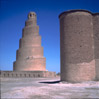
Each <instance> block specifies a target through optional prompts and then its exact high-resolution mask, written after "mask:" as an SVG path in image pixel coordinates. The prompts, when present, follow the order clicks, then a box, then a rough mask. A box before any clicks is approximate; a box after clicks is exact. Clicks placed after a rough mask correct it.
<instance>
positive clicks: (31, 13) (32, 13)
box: [28, 12, 36, 19]
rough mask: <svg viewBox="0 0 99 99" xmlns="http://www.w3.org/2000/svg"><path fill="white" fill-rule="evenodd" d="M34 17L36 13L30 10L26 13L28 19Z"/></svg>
mask: <svg viewBox="0 0 99 99" xmlns="http://www.w3.org/2000/svg"><path fill="white" fill-rule="evenodd" d="M32 18H36V13H35V12H30V13H29V14H28V19H32Z"/></svg>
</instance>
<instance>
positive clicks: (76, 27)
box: [59, 10, 95, 82]
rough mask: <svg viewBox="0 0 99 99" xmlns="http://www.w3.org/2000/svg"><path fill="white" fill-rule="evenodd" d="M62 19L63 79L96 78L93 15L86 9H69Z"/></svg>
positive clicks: (61, 16)
mask: <svg viewBox="0 0 99 99" xmlns="http://www.w3.org/2000/svg"><path fill="white" fill-rule="evenodd" d="M59 19H60V48H61V49H60V50H61V52H60V53H61V81H70V82H81V81H88V80H94V79H95V59H94V39H93V16H92V14H91V13H90V12H88V11H85V10H72V11H67V12H64V13H62V14H60V16H59Z"/></svg>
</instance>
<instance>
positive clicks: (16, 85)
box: [0, 78, 99, 99]
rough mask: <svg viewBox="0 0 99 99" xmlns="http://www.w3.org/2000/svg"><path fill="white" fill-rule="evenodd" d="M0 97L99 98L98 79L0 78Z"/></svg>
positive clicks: (3, 98) (45, 98)
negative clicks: (81, 80) (74, 81)
mask: <svg viewBox="0 0 99 99" xmlns="http://www.w3.org/2000/svg"><path fill="white" fill-rule="evenodd" d="M0 80H1V89H0V90H1V99H17V98H19V99H20V98H23V99H25V98H26V99H27V98H28V99H67V98H69V99H70V98H78V99H81V98H92V99H93V98H99V81H87V82H82V83H68V82H65V83H62V82H60V81H59V78H0Z"/></svg>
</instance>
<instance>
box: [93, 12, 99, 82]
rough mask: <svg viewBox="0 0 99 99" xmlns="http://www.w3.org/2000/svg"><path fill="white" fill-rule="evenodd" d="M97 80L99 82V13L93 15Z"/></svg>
mask: <svg viewBox="0 0 99 99" xmlns="http://www.w3.org/2000/svg"><path fill="white" fill-rule="evenodd" d="M93 24H94V27H93V30H94V45H95V65H96V80H99V13H96V14H93Z"/></svg>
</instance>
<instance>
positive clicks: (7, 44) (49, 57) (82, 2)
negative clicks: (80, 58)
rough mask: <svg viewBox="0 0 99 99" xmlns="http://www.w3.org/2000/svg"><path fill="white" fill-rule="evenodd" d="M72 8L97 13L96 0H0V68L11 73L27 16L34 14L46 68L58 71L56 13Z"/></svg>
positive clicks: (98, 8)
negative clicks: (31, 12)
mask: <svg viewBox="0 0 99 99" xmlns="http://www.w3.org/2000/svg"><path fill="white" fill-rule="evenodd" d="M71 9H85V10H89V11H92V12H94V13H95V12H99V0H0V69H1V70H12V69H13V61H15V60H16V50H17V49H18V48H19V39H20V38H21V37H22V28H24V25H25V21H26V20H27V14H28V13H29V12H30V11H34V12H36V14H37V24H38V25H39V28H40V32H39V34H40V35H41V37H42V46H43V47H44V56H45V57H46V68H47V69H48V70H49V71H56V72H60V32H59V31H60V30H59V18H58V16H59V14H60V13H61V12H63V11H66V10H71Z"/></svg>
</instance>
